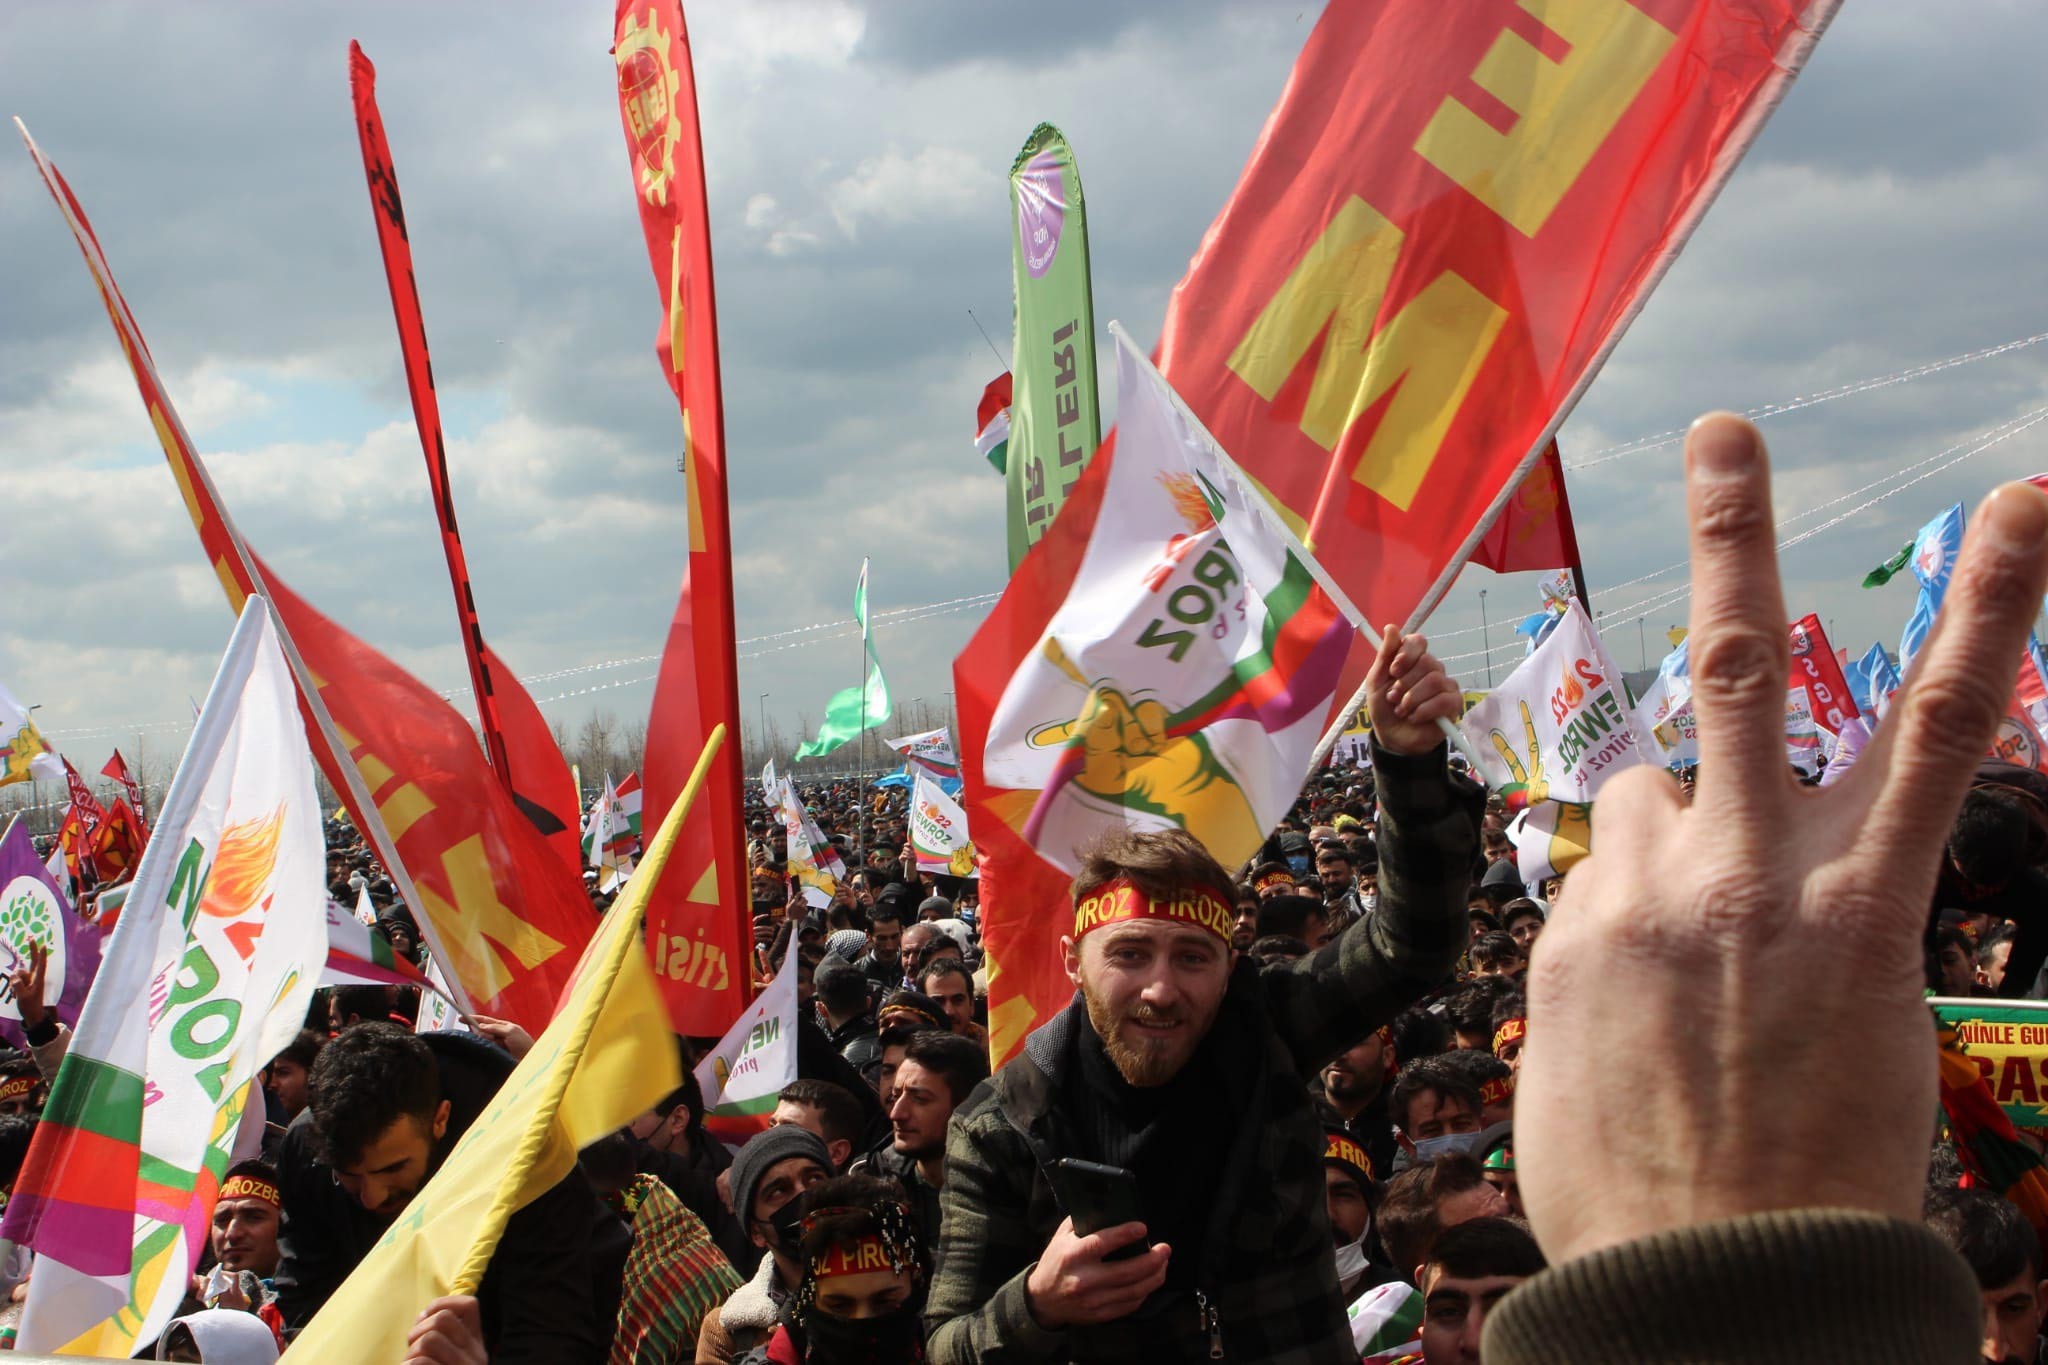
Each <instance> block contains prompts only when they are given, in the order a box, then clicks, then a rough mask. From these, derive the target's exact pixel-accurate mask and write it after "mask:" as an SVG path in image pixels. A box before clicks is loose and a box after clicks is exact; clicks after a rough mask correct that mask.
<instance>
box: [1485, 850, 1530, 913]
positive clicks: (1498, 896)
mask: <svg viewBox="0 0 2048 1365" xmlns="http://www.w3.org/2000/svg"><path fill="white" fill-rule="evenodd" d="M1479 889H1480V891H1481V892H1482V893H1484V894H1485V896H1486V899H1487V901H1488V902H1489V903H1490V904H1491V905H1492V906H1493V913H1494V917H1495V918H1496V919H1498V918H1499V917H1500V913H1501V911H1502V910H1504V909H1505V908H1506V907H1507V905H1508V903H1509V902H1510V901H1518V900H1525V899H1527V898H1528V895H1529V888H1528V887H1527V886H1525V885H1523V884H1522V872H1521V869H1520V868H1518V867H1516V866H1515V860H1514V859H1513V858H1503V859H1501V860H1500V861H1499V862H1497V863H1494V864H1493V865H1492V866H1491V867H1488V868H1487V869H1486V875H1485V876H1483V877H1481V878H1480V879H1479Z"/></svg>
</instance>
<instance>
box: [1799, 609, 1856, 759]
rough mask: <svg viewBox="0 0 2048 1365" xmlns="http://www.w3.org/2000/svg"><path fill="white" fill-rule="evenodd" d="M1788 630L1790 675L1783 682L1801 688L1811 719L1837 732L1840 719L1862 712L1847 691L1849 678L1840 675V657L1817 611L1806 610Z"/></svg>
mask: <svg viewBox="0 0 2048 1365" xmlns="http://www.w3.org/2000/svg"><path fill="white" fill-rule="evenodd" d="M1790 630H1791V633H1792V675H1791V678H1790V680H1789V681H1788V682H1787V683H1786V684H1785V686H1786V687H1787V689H1790V688H1794V687H1800V688H1804V689H1805V690H1806V705H1807V709H1808V710H1810V711H1811V712H1812V713H1813V723H1814V724H1815V725H1818V726H1819V727H1820V728H1821V729H1823V730H1825V731H1827V732H1828V733H1829V734H1831V735H1839V734H1841V733H1842V722H1843V721H1845V720H1848V719H1850V718H1851V717H1854V716H1860V715H1862V714H1863V712H1862V710H1861V709H1859V708H1858V707H1857V705H1856V698H1855V697H1854V696H1852V695H1851V694H1850V692H1849V680H1848V679H1847V678H1845V677H1843V676H1842V663H1841V660H1839V659H1837V658H1836V657H1835V651H1834V650H1833V648H1831V647H1830V646H1829V644H1828V634H1827V632H1826V631H1824V630H1822V629H1821V628H1820V616H1819V614H1818V613H1816V612H1808V613H1807V614H1806V615H1804V616H1802V617H1800V618H1799V619H1798V620H1797V621H1794V622H1793V623H1792V625H1791V626H1790Z"/></svg>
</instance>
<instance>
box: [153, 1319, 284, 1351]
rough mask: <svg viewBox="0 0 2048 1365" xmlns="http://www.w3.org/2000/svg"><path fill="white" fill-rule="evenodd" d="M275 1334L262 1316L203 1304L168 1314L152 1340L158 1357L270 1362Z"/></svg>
mask: <svg viewBox="0 0 2048 1365" xmlns="http://www.w3.org/2000/svg"><path fill="white" fill-rule="evenodd" d="M277 1355H278V1351H277V1338H276V1337H274V1336H272V1335H271V1334H270V1328H269V1327H267V1326H265V1325H264V1323H263V1321H262V1319H260V1318H258V1317H256V1316H254V1315H253V1314H249V1313H238V1312H236V1311H235V1310H234V1309H232V1308H207V1309H203V1310H201V1311H200V1312H197V1313H187V1314H186V1315H185V1316H184V1317H182V1318H172V1319H171V1323H170V1326H168V1327H166V1328H164V1334H163V1335H162V1336H160V1337H158V1338H157V1341H156V1358H157V1359H158V1360H186V1361H195V1360H196V1361H203V1362H205V1365H273V1362H274V1361H276V1359H277Z"/></svg>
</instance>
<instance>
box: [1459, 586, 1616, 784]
mask: <svg viewBox="0 0 2048 1365" xmlns="http://www.w3.org/2000/svg"><path fill="white" fill-rule="evenodd" d="M1459 728H1460V729H1462V730H1463V731H1464V732H1465V738H1466V739H1467V740H1468V741H1469V742H1470V743H1471V745H1472V747H1473V748H1474V749H1476V750H1478V752H1479V754H1480V756H1481V757H1482V758H1483V759H1485V760H1486V761H1487V765H1488V767H1489V768H1491V769H1494V770H1495V771H1494V776H1495V777H1496V778H1498V779H1500V780H1499V781H1497V782H1494V783H1493V784H1491V785H1496V786H1498V785H1508V784H1513V785H1519V786H1523V787H1525V788H1526V792H1527V797H1528V800H1529V802H1530V804H1532V805H1533V804H1534V803H1535V802H1537V801H1540V800H1543V799H1545V798H1546V797H1547V798H1549V799H1551V800H1556V801H1579V802H1584V801H1591V800H1592V799H1593V797H1594V795H1595V794H1596V793H1598V792H1599V790H1600V788H1601V786H1602V785H1603V784H1604V783H1605V782H1606V781H1607V779H1608V778H1610V777H1612V776H1613V775H1614V774H1615V773H1618V772H1621V771H1623V770H1624V769H1627V768H1633V767H1635V766H1636V765H1637V764H1639V763H1643V762H1647V761H1651V760H1650V757H1649V756H1650V755H1652V754H1654V753H1656V752H1657V751H1656V749H1655V748H1654V747H1653V746H1652V745H1651V743H1650V741H1648V740H1646V739H1644V738H1643V737H1642V736H1641V735H1639V734H1638V733H1637V731H1636V724H1635V718H1634V716H1633V715H1632V714H1631V713H1630V709H1629V706H1628V695H1627V693H1626V692H1625V691H1624V690H1623V688H1622V683H1621V670H1620V669H1618V668H1616V667H1615V666H1614V661H1613V660H1612V659H1610V658H1608V657H1607V650H1606V647H1605V646H1603V645H1602V644H1601V643H1600V636H1599V634H1598V633H1597V632H1595V631H1594V629H1593V623H1592V621H1590V620H1589V619H1587V616H1586V610H1585V608H1584V607H1581V606H1580V605H1579V604H1578V602H1577V600H1576V599H1574V600H1573V601H1572V602H1571V604H1570V605H1569V606H1568V607H1567V608H1566V609H1565V614H1564V617H1563V619H1562V620H1561V621H1559V622H1558V626H1557V629H1556V630H1553V631H1552V632H1551V633H1550V637H1549V638H1548V639H1546V640H1545V641H1544V642H1543V643H1542V644H1541V645H1539V646H1538V647H1537V649H1536V652H1535V653H1534V654H1531V655H1530V656H1529V657H1528V658H1526V659H1524V660H1522V662H1521V663H1520V664H1519V665H1517V666H1516V668H1515V671H1514V672H1513V673H1510V674H1509V675H1508V678H1507V681H1506V682H1504V683H1502V684H1501V685H1500V686H1499V687H1497V688H1495V689H1494V690H1493V691H1492V692H1490V693H1488V694H1487V696H1486V698H1485V699H1484V700H1483V701H1481V702H1479V703H1478V704H1477V705H1476V706H1474V707H1473V708H1472V709H1471V710H1470V711H1468V712H1466V713H1465V719H1464V720H1462V721H1460V722H1459Z"/></svg>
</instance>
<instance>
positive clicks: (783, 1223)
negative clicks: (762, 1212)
mask: <svg viewBox="0 0 2048 1365" xmlns="http://www.w3.org/2000/svg"><path fill="white" fill-rule="evenodd" d="M803 1202H804V1201H803V1196H801V1195H799V1196H797V1197H796V1198H794V1199H792V1200H790V1201H789V1202H788V1203H787V1204H784V1205H783V1206H782V1207H781V1208H779V1209H777V1210H775V1212H773V1213H771V1214H769V1215H768V1226H769V1227H771V1228H774V1229H775V1245H776V1246H777V1247H779V1248H781V1250H782V1251H783V1253H784V1254H785V1255H789V1256H799V1255H801V1254H802V1252H803V1244H804V1215H803V1211H802V1210H801V1209H800V1208H799V1207H798V1206H799V1205H800V1204H802V1203H803Z"/></svg>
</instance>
